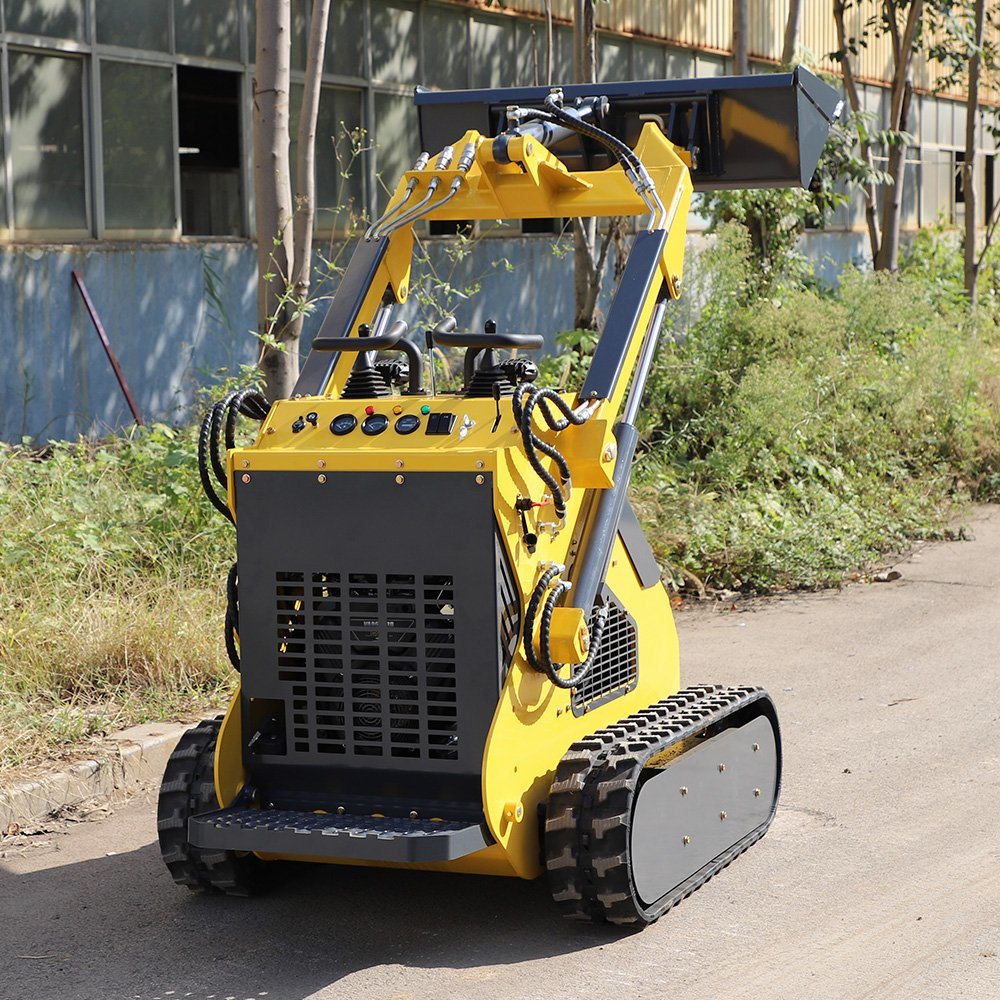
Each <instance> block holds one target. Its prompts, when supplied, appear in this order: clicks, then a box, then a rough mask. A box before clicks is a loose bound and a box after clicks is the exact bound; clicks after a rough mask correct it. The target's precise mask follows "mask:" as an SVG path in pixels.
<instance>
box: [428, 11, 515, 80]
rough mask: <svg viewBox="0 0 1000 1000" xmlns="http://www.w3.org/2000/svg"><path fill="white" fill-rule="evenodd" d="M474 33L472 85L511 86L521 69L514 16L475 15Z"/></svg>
mask: <svg viewBox="0 0 1000 1000" xmlns="http://www.w3.org/2000/svg"><path fill="white" fill-rule="evenodd" d="M471 33H472V44H471V46H470V48H471V52H470V57H471V60H472V86H473V87H509V86H510V85H511V84H512V83H513V82H514V77H515V75H516V72H517V70H516V66H517V63H516V59H515V55H514V21H513V19H511V18H509V17H502V18H496V17H491V18H479V17H474V18H473V19H472V26H471ZM444 69H445V70H447V65H445V67H444Z"/></svg>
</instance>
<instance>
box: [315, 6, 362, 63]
mask: <svg viewBox="0 0 1000 1000" xmlns="http://www.w3.org/2000/svg"><path fill="white" fill-rule="evenodd" d="M324 59H325V67H324V68H325V69H326V72H327V73H336V74H337V75H338V76H364V75H365V8H364V4H363V3H362V2H361V0H339V2H337V3H331V4H330V20H329V22H328V24H327V36H326V55H325V57H324Z"/></svg>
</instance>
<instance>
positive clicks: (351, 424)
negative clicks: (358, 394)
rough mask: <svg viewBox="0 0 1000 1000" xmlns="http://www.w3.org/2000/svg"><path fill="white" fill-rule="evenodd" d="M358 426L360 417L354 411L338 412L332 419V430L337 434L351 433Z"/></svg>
mask: <svg viewBox="0 0 1000 1000" xmlns="http://www.w3.org/2000/svg"><path fill="white" fill-rule="evenodd" d="M357 426H358V418H357V417H356V416H355V415H354V414H353V413H338V414H337V416H335V417H334V418H333V420H331V421H330V430H331V431H333V433H334V434H336V435H338V436H339V435H342V434H350V433H351V431H353V430H354V428H355V427H357Z"/></svg>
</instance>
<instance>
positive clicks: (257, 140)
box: [253, 0, 298, 399]
mask: <svg viewBox="0 0 1000 1000" xmlns="http://www.w3.org/2000/svg"><path fill="white" fill-rule="evenodd" d="M291 27H292V7H291V0H257V68H256V75H255V77H254V82H253V99H254V109H253V146H254V197H255V201H256V211H257V234H256V235H257V277H258V286H257V332H258V334H259V336H260V337H261V338H262V339H261V344H262V350H261V356H260V367H261V370H262V372H263V374H264V383H265V390H266V393H267V396H268V398H269V399H281V398H285V397H287V396H288V395H290V394H291V391H292V386H293V385H294V384H295V379H296V377H297V374H298V354H297V353H293V352H290V351H285V350H281V349H280V346H279V345H281V343H282V340H283V337H284V335H285V329H284V322H283V320H284V317H283V315H282V313H283V309H282V302H283V300H284V297H285V292H286V289H287V283H288V280H289V275H290V273H291V269H292V267H293V265H294V262H295V259H294V256H293V253H294V251H293V246H292V213H293V209H292V189H291V184H290V178H289V169H288V167H289V164H288V86H289V71H290V64H291Z"/></svg>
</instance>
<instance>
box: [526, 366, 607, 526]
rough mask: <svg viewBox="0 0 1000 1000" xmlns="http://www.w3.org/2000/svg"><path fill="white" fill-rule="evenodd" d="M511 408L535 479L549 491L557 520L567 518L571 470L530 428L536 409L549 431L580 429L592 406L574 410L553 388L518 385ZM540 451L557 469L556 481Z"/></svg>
mask: <svg viewBox="0 0 1000 1000" xmlns="http://www.w3.org/2000/svg"><path fill="white" fill-rule="evenodd" d="M550 403H551V404H552V406H554V407H555V408H556V409H557V410H558V411H559V412H560V413H561V414H562V417H559V416H557V415H556V414H555V413H553V412H552V409H551V407H550V406H549V404H550ZM511 405H512V407H513V410H514V420H515V422H516V423H517V425H518V427H519V428H520V431H521V441H522V442H523V444H524V453H525V456H526V457H527V459H528V462H529V463H530V465H531V467H532V469H534V470H535V473H536V474H537V475H538V478H539V479H541V480H542V482H543V483H545V485H546V486H547V487H548V488H549V492H550V493H551V494H552V506H553V507H554V508H555V512H556V517H558V518H559V520H560V521H561V520H563V518H564V517H565V516H566V500H567V498H568V497H569V494H570V490H571V489H572V485H573V484H572V476H571V474H570V468H569V465H568V463H567V462H566V459H565V458H564V457H563V456H562V454H560V452H559V451H558V449H556V448H555V447H554V446H553V445H550V444H549V443H548V442H546V441H543V440H542V439H541V438H540V437H539V436H538V435H537V434H536V433H535V430H534V427H533V426H532V417H533V416H534V412H535V409H536V408H537V409H538V411H539V412H540V413H541V415H542V417H543V419H544V420H545V423H546V424H547V425H548V426H549V428H550V429H551V430H554V431H561V430H565V429H566V428H567V427H568V426H569V425H570V424H574V425H576V426H579V425H580V424H584V423H586V422H587V421H588V420H589V419H590V415H591V413H593V410H592V409H591V404H590V403H585V404H584V405H583V406H581V407H579V408H578V409H576V410H574V409H573V408H572V407H571V406H570V405H569V403H567V402H566V400H565V399H563V398H562V396H560V395H559V393H558V392H556V390H555V389H548V388H545V387H542V386H536V385H531V384H524V385H520V386H518V388H517V391H516V392H515V393H514V398H513V400H512V402H511ZM539 452H541V453H542V454H543V455H547V456H548V457H549V458H551V459H552V461H553V462H555V464H556V468H557V469H558V471H559V479H556V477H555V476H553V475H552V473H551V472H549V470H548V469H546V468H545V466H544V464H543V463H542V460H541V459H540V458H539V457H538V453H539ZM560 480H561V482H560Z"/></svg>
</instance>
